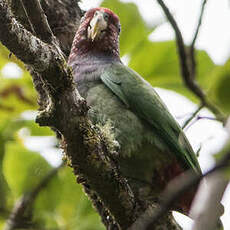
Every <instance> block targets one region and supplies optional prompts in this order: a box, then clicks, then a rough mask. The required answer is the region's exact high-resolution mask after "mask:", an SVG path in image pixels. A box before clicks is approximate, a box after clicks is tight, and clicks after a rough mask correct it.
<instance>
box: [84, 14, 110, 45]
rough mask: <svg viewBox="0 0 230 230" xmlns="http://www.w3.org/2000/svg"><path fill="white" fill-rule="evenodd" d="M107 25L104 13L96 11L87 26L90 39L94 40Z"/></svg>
mask: <svg viewBox="0 0 230 230" xmlns="http://www.w3.org/2000/svg"><path fill="white" fill-rule="evenodd" d="M107 25H108V23H107V21H106V19H105V13H104V12H102V11H96V12H95V14H94V17H93V18H92V20H91V21H90V24H89V27H88V38H89V39H91V40H92V41H94V40H96V39H97V38H98V37H100V35H101V34H102V32H103V31H104V30H105V29H106V28H107Z"/></svg>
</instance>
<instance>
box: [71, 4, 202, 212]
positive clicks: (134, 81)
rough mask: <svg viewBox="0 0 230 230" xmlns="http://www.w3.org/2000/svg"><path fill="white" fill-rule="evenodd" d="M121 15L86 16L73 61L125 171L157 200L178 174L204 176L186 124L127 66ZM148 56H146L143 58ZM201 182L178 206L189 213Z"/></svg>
mask: <svg viewBox="0 0 230 230" xmlns="http://www.w3.org/2000/svg"><path fill="white" fill-rule="evenodd" d="M120 30H121V25H120V21H119V17H118V16H117V15H116V14H115V13H114V12H112V11H111V10H110V9H107V8H103V7H97V8H92V9H90V10H88V11H87V12H86V13H85V15H84V16H83V18H82V20H81V23H80V26H79V28H78V30H77V32H76V35H75V37H74V40H73V44H72V48H71V52H70V55H69V58H68V65H69V66H71V67H72V71H73V78H74V82H75V83H76V87H77V89H78V91H79V93H80V95H81V96H82V97H83V98H85V99H86V102H87V105H88V106H89V108H90V109H89V112H88V116H89V118H90V120H91V121H92V123H93V124H94V125H96V126H97V127H99V128H100V129H101V130H106V132H105V133H106V135H107V136H108V139H109V138H110V139H113V140H115V141H113V142H111V143H114V145H115V146H116V148H117V149H118V154H117V156H116V158H117V162H118V163H119V169H120V171H121V174H122V175H123V176H124V177H125V178H126V179H127V181H128V182H129V184H130V187H131V188H132V190H133V191H134V194H135V196H138V198H139V199H140V200H149V201H152V200H156V199H160V198H159V196H160V194H161V193H162V191H164V189H165V188H166V187H167V185H168V184H169V183H170V181H172V180H173V179H175V178H176V177H177V176H179V175H182V174H184V173H185V172H187V170H190V171H191V172H192V173H194V174H195V175H201V173H202V172H201V168H200V165H199V163H198V160H197V157H196V154H195V153H194V151H193V149H192V147H191V145H190V143H189V141H188V139H187V138H186V136H185V134H184V132H183V130H182V128H181V127H180V126H179V124H178V123H177V121H176V120H175V119H174V118H173V116H172V115H171V114H170V112H169V110H168V108H167V107H166V105H165V104H164V102H163V101H162V100H161V98H160V96H159V95H158V94H157V92H156V91H155V89H154V88H153V87H152V86H151V85H150V84H149V83H148V82H147V81H146V80H144V79H143V78H142V77H141V76H140V75H139V74H138V73H136V72H135V71H134V70H132V69H130V68H129V67H127V66H126V65H124V64H123V63H122V61H121V58H120V53H119V34H120ZM143 61H144V60H143ZM196 191H197V186H194V188H192V189H190V190H189V191H188V192H186V193H185V194H184V195H183V197H181V198H180V199H179V201H178V202H177V203H176V204H175V205H174V207H173V210H177V211H180V212H181V213H183V214H185V215H189V210H190V207H191V204H192V201H193V198H194V196H195V193H196Z"/></svg>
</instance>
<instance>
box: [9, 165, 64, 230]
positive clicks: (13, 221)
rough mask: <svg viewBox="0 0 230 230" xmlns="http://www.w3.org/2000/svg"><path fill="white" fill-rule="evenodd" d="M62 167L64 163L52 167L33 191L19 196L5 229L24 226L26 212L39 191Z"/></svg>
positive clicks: (10, 229)
mask: <svg viewBox="0 0 230 230" xmlns="http://www.w3.org/2000/svg"><path fill="white" fill-rule="evenodd" d="M62 167H63V164H61V165H60V166H59V167H57V168H54V169H52V170H51V171H50V172H49V173H48V174H47V175H46V176H45V177H44V178H43V179H42V180H41V181H40V183H39V184H38V185H37V186H36V187H35V188H34V189H33V190H32V191H31V192H29V193H27V194H24V195H23V196H22V197H21V198H19V200H17V201H16V203H15V206H14V208H13V210H12V212H11V214H10V217H9V219H8V220H7V224H6V226H5V228H4V230H13V229H15V228H17V227H18V226H20V227H23V226H21V225H23V224H26V223H24V221H23V220H24V218H25V216H24V215H25V212H26V211H28V208H29V207H31V206H32V204H33V202H34V200H35V199H36V197H37V196H38V194H39V192H41V190H42V189H44V188H45V187H46V186H47V185H48V183H49V182H50V180H51V179H52V178H53V177H54V176H55V175H56V174H57V172H58V170H59V169H60V168H62Z"/></svg>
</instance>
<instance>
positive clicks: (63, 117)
mask: <svg viewBox="0 0 230 230" xmlns="http://www.w3.org/2000/svg"><path fill="white" fill-rule="evenodd" d="M77 2H78V1H73V0H59V1H57V0H42V1H41V5H42V8H43V10H44V12H45V14H46V16H47V19H48V22H49V24H48V23H47V22H46V18H45V17H44V15H43V13H41V12H42V9H41V5H40V4H39V2H37V0H33V1H32V0H31V1H28V0H27V1H26V0H20V1H19V0H8V1H7V0H0V28H1V31H0V41H1V42H2V44H3V45H5V46H6V47H7V48H8V49H9V50H10V51H11V52H12V53H14V54H15V55H16V56H17V57H18V58H19V59H21V60H22V61H23V62H24V63H25V64H26V65H27V67H28V68H29V70H30V72H31V74H32V77H33V82H34V86H35V89H36V90H37V92H38V94H39V98H40V100H39V104H40V106H41V108H40V114H39V116H38V117H37V122H38V123H39V124H40V125H42V126H49V127H52V128H54V129H55V130H57V132H58V133H59V134H60V137H61V139H62V145H63V148H64V150H65V153H66V155H67V156H68V158H69V160H70V162H71V167H72V168H73V170H74V173H75V175H76V177H77V181H78V183H81V184H82V185H83V186H84V188H85V191H86V193H87V194H88V196H89V197H90V199H91V200H92V202H93V204H94V206H95V207H96V209H97V211H98V213H99V214H100V215H101V218H102V221H103V223H104V224H105V226H106V228H107V229H128V228H129V227H130V226H131V225H133V224H134V223H135V221H136V220H137V219H138V218H139V217H140V216H141V215H142V214H143V213H144V212H145V210H146V209H147V207H148V206H149V205H148V204H147V203H141V202H140V201H139V200H138V199H137V198H136V197H135V196H134V195H133V192H132V191H131V189H130V187H129V185H128V183H127V180H126V179H125V178H124V177H123V176H122V175H121V174H120V172H119V166H118V165H117V162H116V161H115V160H114V159H113V156H114V154H116V153H115V150H114V149H111V147H109V145H108V144H107V142H106V138H104V137H103V135H102V134H101V133H99V131H98V130H96V129H95V128H94V126H93V125H92V123H91V121H90V120H89V119H88V116H87V112H88V107H87V105H86V102H85V100H84V99H83V98H81V96H80V95H79V93H78V91H77V89H76V86H75V85H74V83H73V81H72V73H71V70H70V69H69V67H68V66H67V64H66V59H67V58H66V57H67V56H68V54H69V51H70V48H71V43H72V40H73V37H74V34H75V31H76V29H77V27H78V25H79V21H80V18H81V16H82V11H81V10H80V8H79V7H78V4H77ZM30 15H36V18H33V16H30ZM40 26H41V27H42V28H44V30H45V31H47V33H46V34H42V33H39V30H40ZM49 26H50V28H51V30H52V32H53V34H54V35H55V36H56V38H57V39H56V38H54V36H53V34H52V32H51V33H50V29H49ZM3 31H4V32H3ZM155 209H157V204H156V207H155ZM153 210H154V208H153ZM137 226H138V227H137ZM135 227H136V229H142V220H139V222H138V223H137V224H136V225H135ZM152 229H167V230H170V229H180V227H179V226H178V225H177V223H175V221H174V219H173V217H172V215H171V213H167V214H166V215H165V216H164V217H163V218H161V219H160V220H159V221H158V222H157V223H155V224H154V226H153V228H152Z"/></svg>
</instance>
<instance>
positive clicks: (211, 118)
mask: <svg viewBox="0 0 230 230" xmlns="http://www.w3.org/2000/svg"><path fill="white" fill-rule="evenodd" d="M201 119H207V120H212V121H218V120H217V118H216V117H206V116H197V117H196V118H195V119H194V120H193V121H192V122H191V123H190V124H189V125H187V126H186V127H185V128H184V129H186V130H188V129H189V128H190V127H191V126H192V125H194V124H195V123H196V122H197V121H199V120H201Z"/></svg>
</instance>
